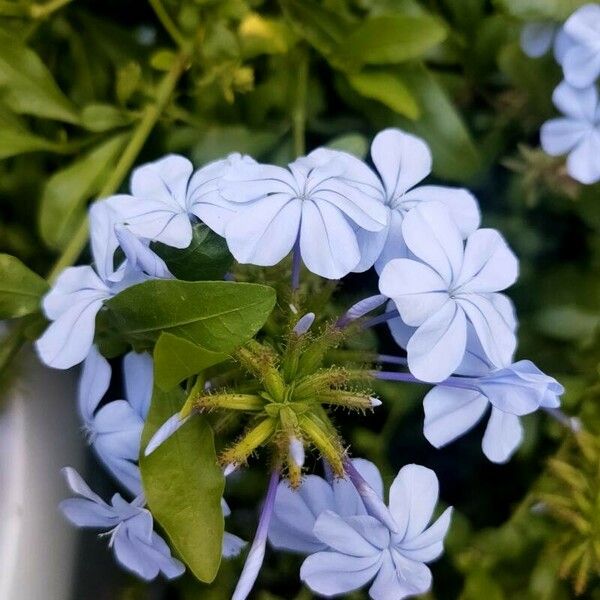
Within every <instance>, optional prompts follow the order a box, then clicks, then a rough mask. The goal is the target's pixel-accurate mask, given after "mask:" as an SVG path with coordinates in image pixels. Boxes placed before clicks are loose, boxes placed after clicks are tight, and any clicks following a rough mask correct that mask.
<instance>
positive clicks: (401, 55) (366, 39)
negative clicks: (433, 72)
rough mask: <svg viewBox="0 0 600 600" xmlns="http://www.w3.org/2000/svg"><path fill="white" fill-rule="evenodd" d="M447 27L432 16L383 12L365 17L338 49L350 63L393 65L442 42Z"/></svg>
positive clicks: (416, 57)
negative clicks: (377, 15)
mask: <svg viewBox="0 0 600 600" xmlns="http://www.w3.org/2000/svg"><path fill="white" fill-rule="evenodd" d="M445 37H446V28H445V27H444V25H443V24H442V23H441V22H440V21H439V20H438V19H435V18H433V17H426V16H422V17H412V16H407V15H382V16H380V17H373V18H371V19H367V20H364V21H363V22H362V24H361V25H359V26H358V28H356V29H354V30H353V31H352V33H351V34H350V35H349V36H347V37H345V38H344V40H343V43H341V45H340V46H339V48H338V50H337V52H338V53H339V54H340V55H341V56H342V57H343V60H344V61H345V62H347V63H350V64H352V65H353V66H357V67H360V66H361V65H364V64H396V63H401V62H405V61H407V60H414V59H418V58H422V57H423V55H424V54H425V53H426V52H427V51H428V50H430V49H431V48H433V47H434V46H436V45H437V44H439V43H440V42H442V41H443V40H444V39H445Z"/></svg>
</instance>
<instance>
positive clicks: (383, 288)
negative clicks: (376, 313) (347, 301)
mask: <svg viewBox="0 0 600 600" xmlns="http://www.w3.org/2000/svg"><path fill="white" fill-rule="evenodd" d="M379 291H380V292H381V293H382V294H384V295H385V296H388V297H389V298H391V299H392V300H393V301H394V304H395V305H396V308H397V309H398V312H399V313H400V317H401V318H402V320H403V321H404V322H405V323H406V324H407V325H411V326H413V327H416V326H418V325H421V324H423V323H424V322H425V321H426V320H427V319H428V318H429V317H431V316H432V315H435V314H436V313H437V312H438V311H439V310H440V309H441V308H442V307H443V306H444V305H445V304H446V302H447V301H448V298H449V295H448V291H447V284H446V282H445V281H444V280H443V279H442V278H441V277H440V275H439V274H438V272H437V271H435V270H433V269H432V268H430V267H429V266H428V265H424V264H423V263H420V262H417V261H416V260H412V259H409V258H395V259H394V260H392V261H390V262H389V263H388V264H387V265H386V266H385V267H384V269H383V271H382V272H381V276H380V277H379Z"/></svg>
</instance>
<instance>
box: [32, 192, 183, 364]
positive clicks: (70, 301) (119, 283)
mask: <svg viewBox="0 0 600 600" xmlns="http://www.w3.org/2000/svg"><path fill="white" fill-rule="evenodd" d="M121 200H122V198H121V197H119V196H113V197H112V198H108V199H106V200H101V201H98V202H94V203H93V204H92V206H91V207H90V210H89V219H90V246H91V250H92V258H93V260H94V267H91V266H87V265H86V266H81V267H69V268H67V269H65V270H64V271H63V272H62V273H61V274H60V275H59V277H58V279H57V280H56V283H55V284H54V286H53V287H52V289H51V290H50V292H49V293H48V294H47V295H46V296H45V297H44V299H43V301H42V307H43V309H44V313H45V315H46V317H47V318H48V319H49V320H50V321H52V323H51V324H50V326H49V327H48V328H47V329H46V331H45V332H44V334H43V335H42V336H41V337H40V339H39V340H38V341H37V342H36V349H37V351H38V354H39V356H40V358H41V360H42V361H43V362H44V363H46V364H47V365H48V366H50V367H54V368H56V369H68V368H70V367H72V366H74V365H76V364H78V363H80V362H81V361H82V360H84V359H85V357H86V356H87V354H88V352H89V350H90V348H91V346H92V343H93V340H94V332H95V324H96V315H97V314H98V312H99V311H100V309H101V308H102V305H103V304H104V302H105V301H106V300H108V299H109V298H111V297H112V296H114V295H116V294H118V293H119V292H121V291H123V290H124V289H126V288H128V287H129V286H132V285H135V284H136V283H140V282H142V281H145V280H147V279H149V278H170V277H172V275H171V274H170V273H169V270H168V268H167V266H166V265H165V263H164V261H163V260H162V259H161V258H159V257H158V256H157V255H156V254H155V253H154V252H153V251H152V250H150V248H148V244H147V242H144V241H141V240H138V239H137V238H135V236H133V234H131V233H130V232H129V231H125V230H124V229H123V226H122V225H121V224H120V219H121V215H120V204H121ZM119 245H120V246H121V249H122V250H123V253H124V254H125V260H124V261H123V262H121V263H120V264H119V265H118V266H117V267H115V251H116V250H117V248H118V247H119Z"/></svg>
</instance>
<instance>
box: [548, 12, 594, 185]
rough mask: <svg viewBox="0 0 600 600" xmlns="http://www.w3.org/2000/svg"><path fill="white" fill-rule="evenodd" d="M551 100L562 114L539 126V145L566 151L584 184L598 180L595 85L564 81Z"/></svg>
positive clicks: (576, 176) (555, 153)
mask: <svg viewBox="0 0 600 600" xmlns="http://www.w3.org/2000/svg"><path fill="white" fill-rule="evenodd" d="M599 10H600V9H599ZM552 100H553V101H554V104H555V105H556V107H557V108H558V109H559V110H560V111H561V112H562V113H563V114H564V115H565V116H563V117H559V118H557V119H551V120H550V121H546V122H545V123H544V124H543V125H542V130H541V133H540V137H541V142H542V148H543V149H544V151H545V152H547V153H548V154H550V155H552V156H560V155H562V154H568V155H569V156H568V158H567V171H568V173H569V175H571V177H573V179H576V180H577V181H580V182H581V183H585V184H590V183H596V182H597V181H600V101H599V99H598V90H597V88H596V87H595V86H591V87H588V88H585V89H577V88H574V87H573V86H571V85H569V84H568V83H567V82H564V81H563V82H562V83H561V84H560V85H559V86H558V87H557V88H556V89H555V90H554V94H553V95H552Z"/></svg>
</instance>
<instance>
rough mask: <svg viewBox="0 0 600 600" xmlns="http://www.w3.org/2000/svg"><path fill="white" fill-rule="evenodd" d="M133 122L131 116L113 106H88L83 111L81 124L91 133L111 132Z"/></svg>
mask: <svg viewBox="0 0 600 600" xmlns="http://www.w3.org/2000/svg"><path fill="white" fill-rule="evenodd" d="M131 121H132V117H131V115H129V114H128V113H127V112H125V111H124V110H122V109H120V108H118V107H117V106H113V105H112V104H88V105H87V106H85V107H84V109H83V110H82V111H81V124H82V126H83V127H85V128H86V129H88V130H89V131H100V132H101V131H109V130H110V129H116V128H117V127H124V126H125V125H129V124H130V123H131Z"/></svg>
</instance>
